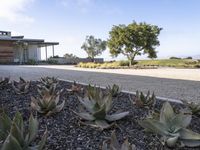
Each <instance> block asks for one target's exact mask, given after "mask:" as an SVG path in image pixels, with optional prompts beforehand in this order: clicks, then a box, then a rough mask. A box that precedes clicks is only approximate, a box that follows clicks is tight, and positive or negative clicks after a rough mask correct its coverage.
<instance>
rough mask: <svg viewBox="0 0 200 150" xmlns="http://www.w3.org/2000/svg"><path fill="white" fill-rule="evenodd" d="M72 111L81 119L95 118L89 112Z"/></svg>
mask: <svg viewBox="0 0 200 150" xmlns="http://www.w3.org/2000/svg"><path fill="white" fill-rule="evenodd" d="M74 113H75V114H76V115H78V116H79V117H80V118H82V119H85V120H88V121H93V120H95V118H94V117H93V116H92V115H90V114H89V113H76V112H74Z"/></svg>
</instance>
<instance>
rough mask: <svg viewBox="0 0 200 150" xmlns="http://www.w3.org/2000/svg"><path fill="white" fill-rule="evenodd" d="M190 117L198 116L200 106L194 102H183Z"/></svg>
mask: <svg viewBox="0 0 200 150" xmlns="http://www.w3.org/2000/svg"><path fill="white" fill-rule="evenodd" d="M183 103H184V104H185V105H186V106H187V108H188V109H189V111H190V112H191V114H192V115H196V116H200V104H199V103H195V102H186V101H184V102H183Z"/></svg>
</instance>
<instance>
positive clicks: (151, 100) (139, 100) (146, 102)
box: [129, 91, 156, 107]
mask: <svg viewBox="0 0 200 150" xmlns="http://www.w3.org/2000/svg"><path fill="white" fill-rule="evenodd" d="M129 99H130V100H131V101H132V102H133V104H134V105H136V106H138V107H153V106H154V105H155V103H156V96H155V94H154V93H153V94H152V95H150V91H148V93H147V95H146V96H145V95H144V94H143V92H139V91H136V96H135V98H134V99H133V98H131V97H129Z"/></svg>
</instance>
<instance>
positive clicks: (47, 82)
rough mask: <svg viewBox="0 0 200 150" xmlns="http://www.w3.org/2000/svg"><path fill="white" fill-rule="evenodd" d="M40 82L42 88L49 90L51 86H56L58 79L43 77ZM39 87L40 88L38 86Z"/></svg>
mask: <svg viewBox="0 0 200 150" xmlns="http://www.w3.org/2000/svg"><path fill="white" fill-rule="evenodd" d="M40 82H41V83H42V86H45V87H46V88H50V87H51V86H52V85H53V84H54V85H57V84H58V79H57V78H55V77H48V76H47V77H43V78H41V79H40ZM39 87H40V86H39Z"/></svg>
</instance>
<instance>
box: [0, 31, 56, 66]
mask: <svg viewBox="0 0 200 150" xmlns="http://www.w3.org/2000/svg"><path fill="white" fill-rule="evenodd" d="M55 45H59V43H58V42H45V40H43V39H27V38H24V36H12V35H11V32H9V31H0V63H19V64H23V63H26V62H27V61H28V60H30V59H32V60H35V61H40V60H41V48H42V47H44V48H45V53H46V60H47V51H48V49H47V47H49V46H52V51H53V56H54V46H55Z"/></svg>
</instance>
